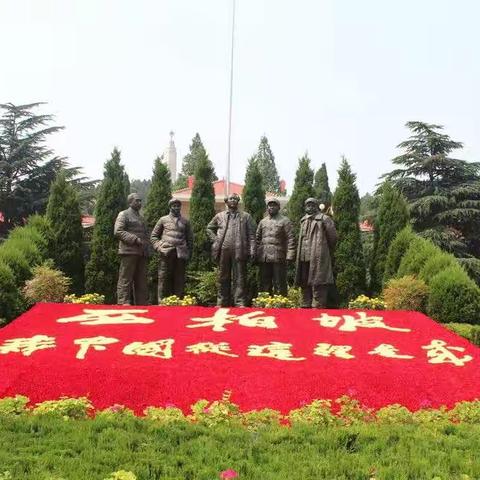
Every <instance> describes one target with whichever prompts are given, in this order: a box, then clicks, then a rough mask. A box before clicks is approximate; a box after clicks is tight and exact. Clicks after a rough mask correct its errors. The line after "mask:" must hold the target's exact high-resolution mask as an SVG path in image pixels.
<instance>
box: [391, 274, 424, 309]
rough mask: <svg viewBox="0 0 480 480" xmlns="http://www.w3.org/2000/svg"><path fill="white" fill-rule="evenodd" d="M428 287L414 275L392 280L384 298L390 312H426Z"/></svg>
mask: <svg viewBox="0 0 480 480" xmlns="http://www.w3.org/2000/svg"><path fill="white" fill-rule="evenodd" d="M428 291H429V290H428V286H427V285H426V283H425V282H424V281H423V280H418V279H416V278H415V277H413V276H412V275H406V276H405V277H402V278H392V279H391V280H390V281H389V282H388V283H387V286H386V287H385V289H384V290H383V298H384V300H385V304H386V306H387V308H388V309H389V310H416V311H419V312H425V310H426V305H427V298H428Z"/></svg>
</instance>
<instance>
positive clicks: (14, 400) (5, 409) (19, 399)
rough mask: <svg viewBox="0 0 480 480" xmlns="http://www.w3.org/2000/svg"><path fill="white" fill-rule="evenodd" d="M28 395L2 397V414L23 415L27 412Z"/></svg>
mask: <svg viewBox="0 0 480 480" xmlns="http://www.w3.org/2000/svg"><path fill="white" fill-rule="evenodd" d="M28 402H29V399H28V397H24V396H23V395H15V396H14V397H5V398H2V399H0V415H9V416H12V415H13V416H15V415H22V414H23V413H25V412H26V411H27V410H26V407H27V403H28Z"/></svg>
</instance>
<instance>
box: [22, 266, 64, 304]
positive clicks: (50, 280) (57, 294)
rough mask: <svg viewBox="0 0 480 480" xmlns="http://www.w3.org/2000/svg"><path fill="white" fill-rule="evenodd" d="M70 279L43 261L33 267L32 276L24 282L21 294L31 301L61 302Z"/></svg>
mask: <svg viewBox="0 0 480 480" xmlns="http://www.w3.org/2000/svg"><path fill="white" fill-rule="evenodd" d="M70 283H71V280H70V279H69V278H68V277H66V276H65V275H64V274H63V273H62V272H61V271H60V270H55V269H54V268H52V267H51V264H49V263H45V264H43V265H38V266H36V267H34V269H33V278H32V279H31V280H28V281H27V282H25V287H24V288H23V294H24V295H25V298H26V299H27V300H29V301H30V302H31V303H36V302H62V301H63V298H64V297H65V295H66V294H67V292H68V288H69V286H70Z"/></svg>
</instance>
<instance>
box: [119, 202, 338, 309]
mask: <svg viewBox="0 0 480 480" xmlns="http://www.w3.org/2000/svg"><path fill="white" fill-rule="evenodd" d="M239 202H240V197H239V195H237V194H235V193H234V194H232V195H229V196H228V197H226V198H225V204H226V209H225V211H223V212H220V213H217V214H216V215H215V216H214V217H213V218H212V220H211V221H210V223H209V224H208V225H207V234H208V237H209V239H210V240H211V242H212V257H213V259H214V260H215V262H216V263H217V265H218V298H217V306H220V307H229V306H237V307H245V306H246V305H247V288H246V280H247V269H248V265H249V263H253V262H256V263H258V265H259V267H260V285H259V287H260V288H259V290H260V291H264V292H270V293H275V294H280V295H287V289H288V286H287V265H288V263H290V262H294V261H295V262H296V274H295V284H296V285H297V286H299V287H300V288H301V291H302V305H301V306H302V308H310V307H314V308H323V307H325V306H326V302H327V291H328V287H329V285H331V284H333V282H334V278H333V269H332V255H333V250H334V248H335V243H336V239H337V234H336V230H335V224H334V223H333V220H332V219H331V218H330V217H329V216H328V215H326V214H324V213H322V212H321V211H320V208H319V202H318V201H317V200H316V199H315V198H308V199H307V200H306V201H305V216H304V217H303V218H302V219H301V221H300V232H299V236H298V244H297V242H296V240H295V234H294V231H293V227H292V223H291V221H290V220H289V219H288V218H287V217H285V216H284V215H282V214H281V213H280V202H279V201H278V200H277V199H276V198H272V199H269V200H268V201H267V213H266V216H265V217H264V218H263V219H262V220H261V221H260V223H259V224H258V227H257V226H256V225H255V222H254V220H253V218H252V217H251V215H250V214H249V213H247V212H243V211H241V210H239V208H238V204H239ZM128 204H129V208H128V209H127V210H124V211H122V212H120V213H119V214H118V217H117V220H116V222H115V228H114V234H115V237H116V238H118V240H119V250H118V253H119V255H120V269H119V276H118V285H117V300H118V303H119V304H121V305H131V304H132V303H134V304H136V305H146V304H147V303H148V288H147V260H148V256H149V252H150V250H151V248H152V247H153V249H154V250H155V251H156V252H157V253H158V256H159V264H158V301H159V302H160V301H161V300H162V298H165V297H167V296H170V295H177V296H178V297H180V298H182V297H183V296H184V293H185V272H186V264H187V262H188V260H189V259H190V257H191V255H192V247H193V233H192V228H191V226H190V222H189V221H188V220H187V219H186V218H184V217H182V216H181V213H180V210H181V203H180V201H179V200H177V199H174V198H172V199H171V200H170V201H169V209H170V213H169V214H168V215H165V216H163V217H161V218H160V219H159V220H158V222H157V224H156V225H155V227H154V229H153V231H152V233H151V235H150V238H149V235H148V229H147V226H146V223H145V220H144V219H143V217H142V216H141V215H140V209H141V206H142V200H141V198H140V197H139V196H138V195H137V194H136V193H132V194H130V195H129V196H128Z"/></svg>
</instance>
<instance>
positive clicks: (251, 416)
mask: <svg viewBox="0 0 480 480" xmlns="http://www.w3.org/2000/svg"><path fill="white" fill-rule="evenodd" d="M282 419H283V416H282V414H281V413H280V412H279V411H278V410H272V409H271V408H262V410H251V411H249V412H245V413H243V414H242V424H243V425H244V426H245V427H246V428H247V429H248V430H252V431H257V430H258V429H259V428H263V427H266V426H272V425H280V422H281V421H282Z"/></svg>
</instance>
